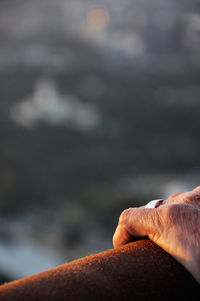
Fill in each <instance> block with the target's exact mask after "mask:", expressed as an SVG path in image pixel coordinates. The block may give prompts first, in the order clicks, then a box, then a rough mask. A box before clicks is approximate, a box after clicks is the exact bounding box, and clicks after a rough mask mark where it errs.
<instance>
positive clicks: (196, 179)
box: [0, 0, 200, 282]
mask: <svg viewBox="0 0 200 301" xmlns="http://www.w3.org/2000/svg"><path fill="white" fill-rule="evenodd" d="M199 84H200V2H199V0H190V1H186V0H168V1H165V0H107V1H105V0H103V1H99V0H92V1H91V0H57V1H54V0H26V1H24V0H15V1H14V2H13V1H11V0H1V1H0V162H1V163H0V280H1V282H4V281H8V280H12V279H17V278H20V277H23V276H25V275H31V274H34V273H37V272H40V271H42V270H45V269H48V268H51V267H54V266H56V265H59V264H62V263H64V262H67V261H70V260H73V259H76V258H79V257H81V256H86V255H90V254H91V253H97V252H100V251H103V250H106V249H108V248H112V235H113V232H114V229H115V227H116V225H117V222H118V216H119V214H120V212H121V211H122V210H123V209H125V208H127V207H130V206H140V205H142V204H144V203H147V202H148V201H149V200H151V199H155V198H165V197H167V196H168V195H169V194H171V193H173V192H176V191H181V190H187V189H192V188H194V187H195V186H197V185H200V152H199V150H200V139H199V138H200V137H199V133H200V117H199V116H200V85H199Z"/></svg>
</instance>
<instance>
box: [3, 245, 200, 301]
mask: <svg viewBox="0 0 200 301" xmlns="http://www.w3.org/2000/svg"><path fill="white" fill-rule="evenodd" d="M190 297H191V298H192V300H199V297H200V286H199V285H198V284H197V283H196V281H195V280H194V279H193V278H192V276H191V275H190V274H189V273H188V272H187V271H186V270H185V269H184V268H183V267H182V266H181V265H180V264H178V263H177V262H176V261H175V260H174V259H173V258H172V257H171V256H170V255H168V254H167V253H165V252H164V251H163V250H162V249H160V248H159V247H158V246H156V245H155V244H154V243H153V242H152V241H149V240H140V241H136V242H133V243H131V244H128V245H126V246H123V247H121V248H119V249H115V250H108V251H106V252H103V253H100V254H96V255H91V256H89V257H85V258H82V259H79V260H76V261H73V262H71V263H67V264H63V265H62V266H59V267H57V268H54V269H51V270H49V271H45V272H42V273H40V274H37V275H34V276H31V277H26V278H23V279H20V280H17V281H13V282H10V283H8V284H4V285H2V286H0V300H2V301H3V300H8V301H9V300H12V301H14V300H29V301H31V300H38V301H39V300H49V301H50V300H69V301H70V300H173V299H174V300H175V299H176V300H183V299H185V298H190ZM180 298H182V299H180Z"/></svg>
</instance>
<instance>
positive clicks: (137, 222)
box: [113, 207, 159, 248]
mask: <svg viewBox="0 0 200 301" xmlns="http://www.w3.org/2000/svg"><path fill="white" fill-rule="evenodd" d="M157 224H158V213H157V209H150V208H145V207H141V208H129V209H126V210H124V211H123V212H122V214H121V215H120V218H119V224H118V226H117V228H116V231H115V233H114V236H113V246H114V248H117V247H119V246H121V245H124V244H127V243H129V242H131V241H132V236H149V235H151V237H152V235H154V234H155V233H156V231H158V229H159V227H157Z"/></svg>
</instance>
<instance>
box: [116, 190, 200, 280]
mask: <svg viewBox="0 0 200 301" xmlns="http://www.w3.org/2000/svg"><path fill="white" fill-rule="evenodd" d="M134 236H148V237H149V238H150V239H151V240H152V241H154V242H155V243H156V244H157V245H159V246H160V247H161V248H163V249H164V250H165V251H166V252H168V253H169V254H171V255H172V256H173V257H174V258H175V259H176V260H177V261H179V262H180V263H181V264H182V265H183V266H184V267H185V268H186V269H187V270H188V271H189V272H190V273H191V274H192V275H193V277H194V278H195V279H196V280H197V281H198V282H199V284H200V186H199V187H197V188H195V189H194V190H192V191H186V192H179V193H175V194H172V195H171V196H169V197H168V199H166V200H163V201H162V202H161V204H160V205H159V206H158V207H157V208H147V207H146V206H145V207H140V208H129V209H127V210H124V211H123V212H122V214H121V216H120V218H119V224H118V227H117V229H116V231H115V234H114V237H113V244H114V247H119V246H121V245H124V244H126V243H128V242H130V241H131V240H132V237H134Z"/></svg>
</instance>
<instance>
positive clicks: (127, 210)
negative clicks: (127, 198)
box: [119, 208, 132, 223]
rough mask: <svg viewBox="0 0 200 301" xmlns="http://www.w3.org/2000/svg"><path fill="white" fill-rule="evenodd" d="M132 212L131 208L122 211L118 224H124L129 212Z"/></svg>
mask: <svg viewBox="0 0 200 301" xmlns="http://www.w3.org/2000/svg"><path fill="white" fill-rule="evenodd" d="M131 211H132V208H128V209H125V210H124V211H122V213H121V214H120V217H119V223H126V221H127V219H128V217H129V216H130V212H131Z"/></svg>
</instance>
